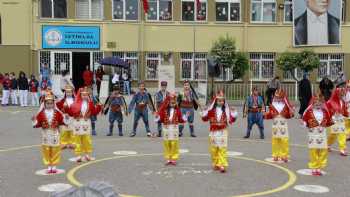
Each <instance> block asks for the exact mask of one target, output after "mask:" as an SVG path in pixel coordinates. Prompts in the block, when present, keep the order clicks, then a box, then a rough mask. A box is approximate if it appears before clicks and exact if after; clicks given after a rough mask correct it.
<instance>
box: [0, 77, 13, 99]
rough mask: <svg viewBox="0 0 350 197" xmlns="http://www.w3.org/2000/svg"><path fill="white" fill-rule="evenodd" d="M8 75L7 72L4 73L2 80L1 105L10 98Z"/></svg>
mask: <svg viewBox="0 0 350 197" xmlns="http://www.w3.org/2000/svg"><path fill="white" fill-rule="evenodd" d="M10 85H11V81H10V77H9V74H8V73H5V75H4V79H3V81H2V100H1V104H2V106H6V105H8V104H9V98H10Z"/></svg>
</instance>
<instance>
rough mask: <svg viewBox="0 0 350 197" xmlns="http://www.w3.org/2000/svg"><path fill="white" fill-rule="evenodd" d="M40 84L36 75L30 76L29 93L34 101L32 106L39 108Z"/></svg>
mask: <svg viewBox="0 0 350 197" xmlns="http://www.w3.org/2000/svg"><path fill="white" fill-rule="evenodd" d="M38 90H39V82H38V80H36V79H35V76H34V75H31V76H30V81H29V92H30V96H31V100H32V106H39V95H38V94H39V92H38Z"/></svg>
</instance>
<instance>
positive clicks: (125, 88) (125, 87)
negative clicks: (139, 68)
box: [122, 71, 130, 95]
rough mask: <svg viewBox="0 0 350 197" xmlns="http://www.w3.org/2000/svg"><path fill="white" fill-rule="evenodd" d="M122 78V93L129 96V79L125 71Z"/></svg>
mask: <svg viewBox="0 0 350 197" xmlns="http://www.w3.org/2000/svg"><path fill="white" fill-rule="evenodd" d="M122 78H123V81H124V93H125V94H127V95H130V78H129V74H128V72H127V71H124V73H123V75H122Z"/></svg>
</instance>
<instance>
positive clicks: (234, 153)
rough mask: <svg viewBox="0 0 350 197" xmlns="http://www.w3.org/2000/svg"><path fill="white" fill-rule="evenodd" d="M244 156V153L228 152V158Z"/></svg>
mask: <svg viewBox="0 0 350 197" xmlns="http://www.w3.org/2000/svg"><path fill="white" fill-rule="evenodd" d="M242 155H243V153H241V152H234V151H227V156H230V157H235V156H242Z"/></svg>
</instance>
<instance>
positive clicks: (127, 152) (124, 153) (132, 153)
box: [113, 150, 137, 155]
mask: <svg viewBox="0 0 350 197" xmlns="http://www.w3.org/2000/svg"><path fill="white" fill-rule="evenodd" d="M113 154H115V155H137V152H136V151H128V150H121V151H115V152H113Z"/></svg>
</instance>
